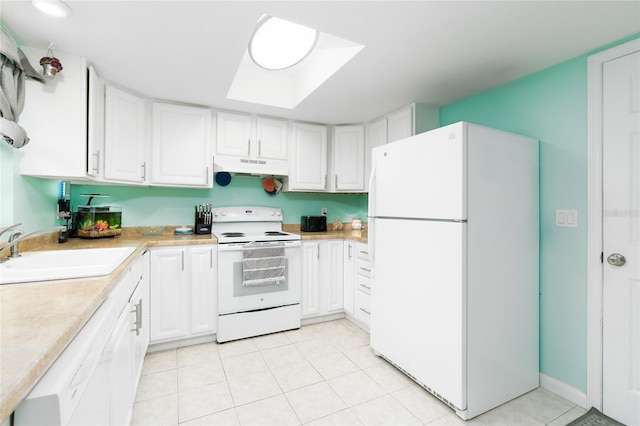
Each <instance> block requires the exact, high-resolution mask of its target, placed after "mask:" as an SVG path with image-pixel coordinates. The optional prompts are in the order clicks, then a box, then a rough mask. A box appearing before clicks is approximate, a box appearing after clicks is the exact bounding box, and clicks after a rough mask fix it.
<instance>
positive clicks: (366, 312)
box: [360, 308, 371, 315]
mask: <svg viewBox="0 0 640 426" xmlns="http://www.w3.org/2000/svg"><path fill="white" fill-rule="evenodd" d="M360 310H361V311H362V312H364V313H365V314H367V315H371V312H369V311H367V310H366V309H365V308H360Z"/></svg>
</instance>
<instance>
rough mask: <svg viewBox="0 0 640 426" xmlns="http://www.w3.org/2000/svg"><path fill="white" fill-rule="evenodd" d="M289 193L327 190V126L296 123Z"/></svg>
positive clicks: (293, 134)
mask: <svg viewBox="0 0 640 426" xmlns="http://www.w3.org/2000/svg"><path fill="white" fill-rule="evenodd" d="M291 133H292V137H291V146H290V147H289V163H290V169H289V177H288V179H286V180H285V184H286V187H285V189H286V190H288V191H324V190H325V189H326V181H327V126H321V125H317V124H307V123H293V124H292V132H291Z"/></svg>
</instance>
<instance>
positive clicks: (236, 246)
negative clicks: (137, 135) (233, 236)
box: [218, 240, 302, 252]
mask: <svg viewBox="0 0 640 426" xmlns="http://www.w3.org/2000/svg"><path fill="white" fill-rule="evenodd" d="M282 242H284V248H285V249H288V248H296V247H300V246H301V245H302V243H301V242H300V240H294V241H260V242H259V244H261V245H269V244H276V243H282ZM249 244H255V242H250V243H226V244H225V243H222V244H221V243H218V252H221V251H239V250H242V249H243V248H244V247H245V246H247V245H249Z"/></svg>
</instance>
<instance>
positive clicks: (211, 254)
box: [209, 249, 213, 269]
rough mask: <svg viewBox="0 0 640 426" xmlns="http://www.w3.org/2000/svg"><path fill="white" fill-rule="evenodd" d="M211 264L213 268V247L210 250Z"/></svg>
mask: <svg viewBox="0 0 640 426" xmlns="http://www.w3.org/2000/svg"><path fill="white" fill-rule="evenodd" d="M209 254H210V256H209V265H210V266H211V269H213V249H211V250H209Z"/></svg>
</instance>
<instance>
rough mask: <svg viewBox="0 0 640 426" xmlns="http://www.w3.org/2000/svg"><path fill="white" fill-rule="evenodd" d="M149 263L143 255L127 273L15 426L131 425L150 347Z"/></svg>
mask: <svg viewBox="0 0 640 426" xmlns="http://www.w3.org/2000/svg"><path fill="white" fill-rule="evenodd" d="M148 265H149V256H148V254H147V253H145V254H143V255H142V256H140V257H139V258H138V259H136V260H135V262H134V263H133V264H132V265H131V266H130V268H129V269H128V270H126V271H125V272H124V274H123V275H122V277H121V278H120V279H119V280H118V282H117V283H116V284H115V285H114V286H113V290H112V291H111V293H110V294H109V296H108V298H107V299H106V300H105V301H104V302H103V303H102V305H101V306H100V307H99V308H98V310H97V311H96V312H95V313H94V314H93V316H92V317H91V318H90V319H89V321H88V322H87V323H86V324H85V325H84V327H83V328H82V329H81V330H80V331H79V332H78V334H77V335H76V337H75V338H74V339H73V340H72V341H71V342H70V343H69V345H68V346H67V347H66V349H65V350H64V351H63V352H62V354H61V355H60V356H59V357H58V359H57V360H56V361H55V362H54V363H53V365H52V366H51V367H50V368H49V370H48V371H47V372H46V373H45V375H44V376H43V377H42V378H41V379H40V381H39V382H38V384H37V385H36V386H35V387H34V388H33V389H32V390H31V392H30V393H29V395H27V397H26V398H25V399H24V400H23V401H22V402H21V403H20V405H19V406H18V408H17V409H16V411H15V413H14V422H13V424H15V425H16V426H27V425H44V424H46V425H53V424H56V425H88V424H92V425H93V424H95V425H98V424H105V425H106V424H108V425H125V424H129V422H130V421H131V415H132V413H133V404H134V400H135V395H136V390H137V387H138V382H139V379H140V374H141V372H142V361H143V359H144V354H145V353H146V351H147V345H148V343H149V339H148V333H149V314H148V311H147V307H148V306H149V287H148V283H149V281H148ZM132 311H133V313H132Z"/></svg>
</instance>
